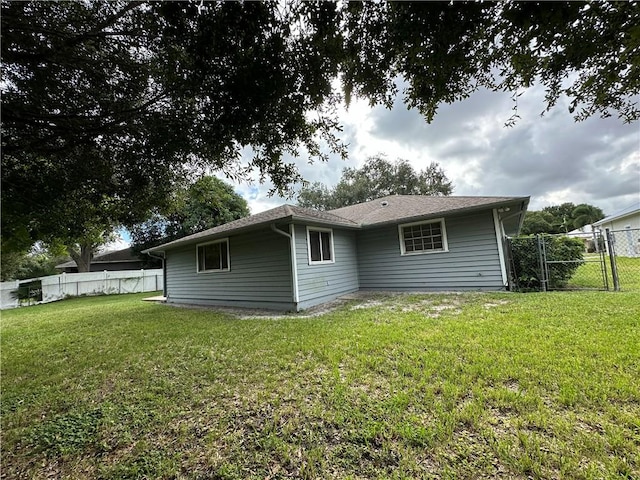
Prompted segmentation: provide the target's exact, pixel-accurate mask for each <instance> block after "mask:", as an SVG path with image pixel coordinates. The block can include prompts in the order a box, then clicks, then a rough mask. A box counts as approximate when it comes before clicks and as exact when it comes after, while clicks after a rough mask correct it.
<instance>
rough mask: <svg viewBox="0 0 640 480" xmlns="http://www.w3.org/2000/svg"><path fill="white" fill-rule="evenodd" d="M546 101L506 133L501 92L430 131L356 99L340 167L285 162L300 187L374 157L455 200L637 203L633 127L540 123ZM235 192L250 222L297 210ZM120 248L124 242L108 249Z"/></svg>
mask: <svg viewBox="0 0 640 480" xmlns="http://www.w3.org/2000/svg"><path fill="white" fill-rule="evenodd" d="M543 99H544V91H543V90H542V88H539V87H534V88H531V89H529V90H527V91H524V92H523V94H522V95H521V96H520V97H519V99H518V114H519V115H520V117H521V118H520V119H519V120H518V122H517V123H516V125H515V126H513V127H505V126H504V124H505V122H506V121H507V120H508V119H509V118H510V116H511V114H512V107H513V105H514V104H513V101H512V99H511V95H510V94H506V93H493V92H489V91H479V92H477V93H476V94H474V95H472V96H471V97H470V98H468V99H467V100H465V101H462V102H458V103H455V104H452V105H443V106H441V107H440V109H439V110H438V113H437V115H436V117H435V119H434V121H433V122H432V123H431V124H428V123H426V121H425V120H424V119H423V118H422V117H421V116H420V114H419V113H418V112H417V111H415V110H407V108H406V107H405V106H404V104H403V103H402V100H401V98H398V100H397V101H396V105H395V106H394V108H393V109H391V110H388V109H386V108H384V107H374V108H371V107H369V105H368V103H367V102H366V101H357V100H356V101H353V102H352V104H351V105H350V107H349V109H348V110H343V111H341V112H340V118H341V121H342V125H343V128H344V129H343V132H342V134H341V138H342V140H343V142H345V143H347V144H348V149H349V158H348V160H347V161H343V160H341V159H339V158H337V157H334V158H332V159H331V160H330V161H329V162H327V163H314V164H309V163H308V159H307V158H304V157H301V158H297V159H292V158H287V159H286V160H287V161H295V162H296V164H297V165H298V168H299V169H300V172H301V173H302V174H303V177H304V178H305V179H306V180H307V181H309V182H314V181H320V182H323V183H324V184H326V185H328V186H333V185H335V184H336V183H337V182H338V180H339V179H340V175H341V171H342V169H343V168H345V167H360V166H362V165H363V164H364V163H365V161H366V159H367V158H368V157H370V156H372V155H376V154H384V155H386V156H387V158H388V159H391V160H393V159H397V158H403V159H407V160H409V161H410V162H411V164H412V165H413V166H414V168H415V169H416V170H421V169H423V168H425V167H426V166H428V165H429V164H430V163H431V162H432V161H436V162H438V163H439V164H440V166H441V167H442V168H443V169H444V171H445V173H446V175H447V177H448V178H449V179H450V180H452V181H453V185H454V192H453V194H454V195H513V196H531V203H530V205H529V209H530V210H540V209H541V208H542V207H545V206H548V205H556V204H560V203H563V202H573V203H575V204H579V203H589V204H592V205H596V206H598V207H600V208H602V209H603V210H604V212H605V214H607V215H611V214H613V213H616V212H617V211H619V210H622V209H624V208H626V207H628V206H630V205H631V204H633V203H634V202H637V201H638V200H640V122H636V123H635V124H632V125H629V124H624V123H622V121H621V120H619V119H617V118H607V119H601V118H599V117H593V118H590V119H588V120H586V121H584V122H579V123H576V122H574V120H573V116H572V115H571V114H570V113H569V112H568V109H567V102H565V103H563V104H560V105H558V106H557V107H556V108H554V109H552V110H551V111H549V112H546V113H545V114H544V115H543V116H541V115H540V113H541V112H542V110H543V109H544V103H543ZM220 177H221V178H224V176H223V175H220ZM256 178H257V177H256ZM224 179H225V180H226V181H228V182H229V180H228V179H226V178H224ZM230 183H233V182H230ZM233 185H234V188H235V189H236V191H237V192H238V193H239V194H241V195H242V196H243V197H244V198H245V199H246V200H247V201H248V202H249V206H250V208H251V213H258V212H261V211H264V210H268V209H269V208H273V207H276V206H279V205H282V204H283V203H295V202H296V200H295V198H293V199H284V198H280V197H269V196H268V191H269V189H270V187H271V185H270V184H268V183H265V184H260V183H259V182H257V181H254V182H252V183H246V182H245V183H233ZM122 233H123V237H124V240H125V242H126V241H128V240H129V238H128V235H127V234H126V232H122ZM117 247H122V242H118V243H117V245H115V246H110V247H109V249H113V248H117Z"/></svg>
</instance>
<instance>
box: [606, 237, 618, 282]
mask: <svg viewBox="0 0 640 480" xmlns="http://www.w3.org/2000/svg"><path fill="white" fill-rule="evenodd" d="M605 231H606V233H607V248H608V250H609V261H610V262H611V278H612V279H613V290H614V291H615V292H619V291H620V279H619V278H618V265H617V264H616V249H615V246H614V239H613V234H612V233H611V231H610V230H609V229H608V228H607V229H606V230H605Z"/></svg>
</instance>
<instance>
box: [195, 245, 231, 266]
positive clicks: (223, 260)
mask: <svg viewBox="0 0 640 480" xmlns="http://www.w3.org/2000/svg"><path fill="white" fill-rule="evenodd" d="M197 257H198V258H197V263H198V273H201V272H221V271H222V272H224V271H228V270H229V240H228V239H226V238H225V239H224V240H218V241H216V242H212V243H205V244H204V245H198V246H197Z"/></svg>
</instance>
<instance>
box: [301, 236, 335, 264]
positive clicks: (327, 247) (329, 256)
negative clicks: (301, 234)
mask: <svg viewBox="0 0 640 480" xmlns="http://www.w3.org/2000/svg"><path fill="white" fill-rule="evenodd" d="M307 243H308V244H309V264H310V265H312V264H316V263H333V262H334V258H333V231H332V230H330V229H321V228H309V227H307Z"/></svg>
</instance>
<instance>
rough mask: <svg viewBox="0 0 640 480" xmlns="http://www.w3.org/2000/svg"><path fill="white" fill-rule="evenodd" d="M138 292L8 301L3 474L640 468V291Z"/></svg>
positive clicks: (530, 473) (309, 474) (231, 475)
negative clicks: (284, 310) (273, 297)
mask: <svg viewBox="0 0 640 480" xmlns="http://www.w3.org/2000/svg"><path fill="white" fill-rule="evenodd" d="M147 295H148V294H147ZM143 296H144V295H123V296H105V297H94V298H80V299H73V300H66V301H62V302H58V303H54V304H49V305H42V306H36V307H29V308H22V309H18V310H13V311H7V312H3V313H2V338H1V340H2V345H1V346H2V352H1V353H2V365H1V370H2V371H1V373H2V424H1V427H2V475H3V477H5V478H73V479H82V478H102V479H125V478H183V479H196V478H214V479H244V478H274V479H275V478H351V479H357V478H359V479H371V478H397V479H401V478H452V479H453V478H482V477H491V478H496V477H497V478H523V479H524V478H572V479H574V478H577V479H579V478H593V479H596V478H598V479H601V478H640V380H639V379H640V294H638V293H634V292H620V293H613V292H572V293H567V292H553V293H545V294H538V293H532V294H507V293H503V294H465V295H421V296H418V295H416V296H403V297H374V298H373V299H372V300H370V301H368V302H365V303H362V302H360V303H355V302H354V303H351V304H347V305H345V306H343V307H341V308H339V309H338V310H336V311H334V312H332V313H328V314H325V315H323V316H319V317H313V318H295V317H288V318H284V319H250V320H242V319H237V318H233V317H231V316H227V315H224V314H221V313H216V312H213V311H208V310H194V309H182V308H172V307H168V306H165V305H154V304H148V303H146V302H142V301H140V300H141V298H143Z"/></svg>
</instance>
